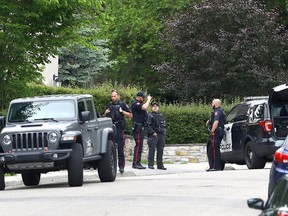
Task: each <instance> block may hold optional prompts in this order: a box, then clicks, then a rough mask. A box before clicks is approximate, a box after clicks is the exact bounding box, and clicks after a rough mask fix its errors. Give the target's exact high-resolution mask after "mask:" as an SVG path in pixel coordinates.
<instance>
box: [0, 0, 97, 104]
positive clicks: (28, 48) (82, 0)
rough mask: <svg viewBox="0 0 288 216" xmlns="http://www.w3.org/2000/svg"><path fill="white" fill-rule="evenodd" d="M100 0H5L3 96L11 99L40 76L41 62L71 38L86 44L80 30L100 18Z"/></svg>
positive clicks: (0, 33)
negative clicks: (26, 84) (13, 94)
mask: <svg viewBox="0 0 288 216" xmlns="http://www.w3.org/2000/svg"><path fill="white" fill-rule="evenodd" d="M101 3H102V1H101V0H95V1H86V0H69V1H68V0H2V1H1V4H0V20H1V21H0V49H1V52H0V71H1V73H0V86H1V87H0V91H1V92H2V94H4V95H3V96H2V97H4V98H6V97H8V98H9V97H10V96H11V95H10V93H9V92H10V91H15V90H16V89H18V90H21V87H24V86H23V85H25V83H26V82H27V81H32V80H36V79H40V78H41V73H40V72H41V65H43V64H44V63H47V62H48V57H49V56H54V55H56V54H57V53H58V49H59V47H61V46H63V45H64V46H65V45H66V44H69V43H70V42H71V41H78V42H79V41H81V42H82V43H84V39H83V38H82V36H81V34H80V33H79V29H80V28H82V27H83V26H85V25H89V23H90V22H91V21H93V22H94V20H95V19H98V17H99V15H100V13H99V11H100V10H101V8H102V4H101ZM13 84H14V85H13ZM19 85H21V86H20V87H19ZM16 86H17V88H16Z"/></svg>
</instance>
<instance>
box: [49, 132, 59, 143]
mask: <svg viewBox="0 0 288 216" xmlns="http://www.w3.org/2000/svg"><path fill="white" fill-rule="evenodd" d="M57 140H58V134H57V133H55V132H51V133H49V134H48V141H49V142H52V143H54V142H57Z"/></svg>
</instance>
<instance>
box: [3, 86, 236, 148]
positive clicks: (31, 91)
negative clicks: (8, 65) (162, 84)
mask: <svg viewBox="0 0 288 216" xmlns="http://www.w3.org/2000/svg"><path fill="white" fill-rule="evenodd" d="M112 89H117V90H118V91H119V92H120V95H121V100H122V101H124V102H126V103H127V104H128V105H129V106H130V105H131V103H132V101H133V99H134V97H135V95H136V92H137V91H139V88H137V87H133V86H127V87H123V86H121V85H120V84H116V85H112V84H111V83H105V84H103V85H99V86H96V87H95V88H93V89H77V88H67V87H48V86H43V85H37V84H31V83H30V84H28V85H27V88H26V89H25V91H23V95H17V97H31V96H41V95H52V94H91V95H93V97H94V103H95V106H96V110H97V112H98V113H99V114H100V116H101V115H102V114H103V113H104V109H105V107H106V105H107V104H108V103H109V102H110V96H111V90H112ZM238 101H239V100H238ZM235 103H236V102H234V103H232V104H226V103H225V101H224V103H223V106H222V107H223V109H224V111H225V112H226V113H227V112H228V111H229V110H230V109H231V107H232V106H233V105H234V104H235ZM5 107H8V104H5ZM149 111H151V108H150V109H149ZM211 111H212V109H211V106H210V105H207V104H187V105H184V104H174V105H172V104H169V105H168V104H160V112H161V113H162V114H163V115H164V117H165V119H166V127H167V133H166V143H167V144H187V143H203V142H206V140H207V137H208V130H207V128H206V126H205V123H206V121H207V120H208V119H209V117H210V114H211ZM6 112H7V110H5V109H4V110H1V111H0V115H5V114H6ZM125 133H126V134H127V135H131V134H132V131H131V119H128V120H127V127H126V131H125Z"/></svg>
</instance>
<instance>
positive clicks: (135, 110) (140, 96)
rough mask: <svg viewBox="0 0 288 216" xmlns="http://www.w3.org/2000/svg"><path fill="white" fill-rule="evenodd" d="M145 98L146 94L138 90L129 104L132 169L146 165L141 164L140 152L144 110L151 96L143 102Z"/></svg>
mask: <svg viewBox="0 0 288 216" xmlns="http://www.w3.org/2000/svg"><path fill="white" fill-rule="evenodd" d="M145 98H146V96H145V94H144V92H143V91H140V92H138V93H137V95H136V98H135V100H134V101H133V103H132V105H131V111H132V129H133V138H134V140H135V147H134V157H133V164H132V167H133V168H134V169H146V167H144V166H142V164H141V154H142V148H143V139H144V127H145V126H146V123H147V120H148V114H147V111H146V110H147V109H148V107H149V105H150V102H151V99H152V97H151V96H150V95H149V96H148V97H147V101H146V102H145V103H144V104H143V102H144V99H145Z"/></svg>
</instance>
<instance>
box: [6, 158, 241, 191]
mask: <svg viewBox="0 0 288 216" xmlns="http://www.w3.org/2000/svg"><path fill="white" fill-rule="evenodd" d="M144 166H146V167H147V165H145V164H144ZM164 166H165V167H166V168H167V170H158V169H157V166H154V167H155V169H148V167H147V168H146V169H142V170H140V169H133V168H132V163H131V162H127V163H126V166H125V172H124V173H123V174H120V173H119V171H118V169H117V177H116V179H117V178H123V177H132V176H151V175H163V174H177V173H191V172H195V173H197V172H205V170H206V169H207V167H208V163H207V162H200V163H187V164H164ZM232 169H239V170H241V169H247V167H246V166H245V165H235V164H227V165H226V167H225V170H232ZM95 179H96V180H97V179H98V180H99V177H98V172H97V170H84V181H88V180H95ZM99 181H100V180H99ZM55 182H68V174H67V171H66V170H63V171H59V172H49V173H47V174H41V181H40V184H49V183H55ZM5 183H6V187H15V186H24V184H23V182H22V178H21V175H20V174H17V175H15V176H6V177H5Z"/></svg>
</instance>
